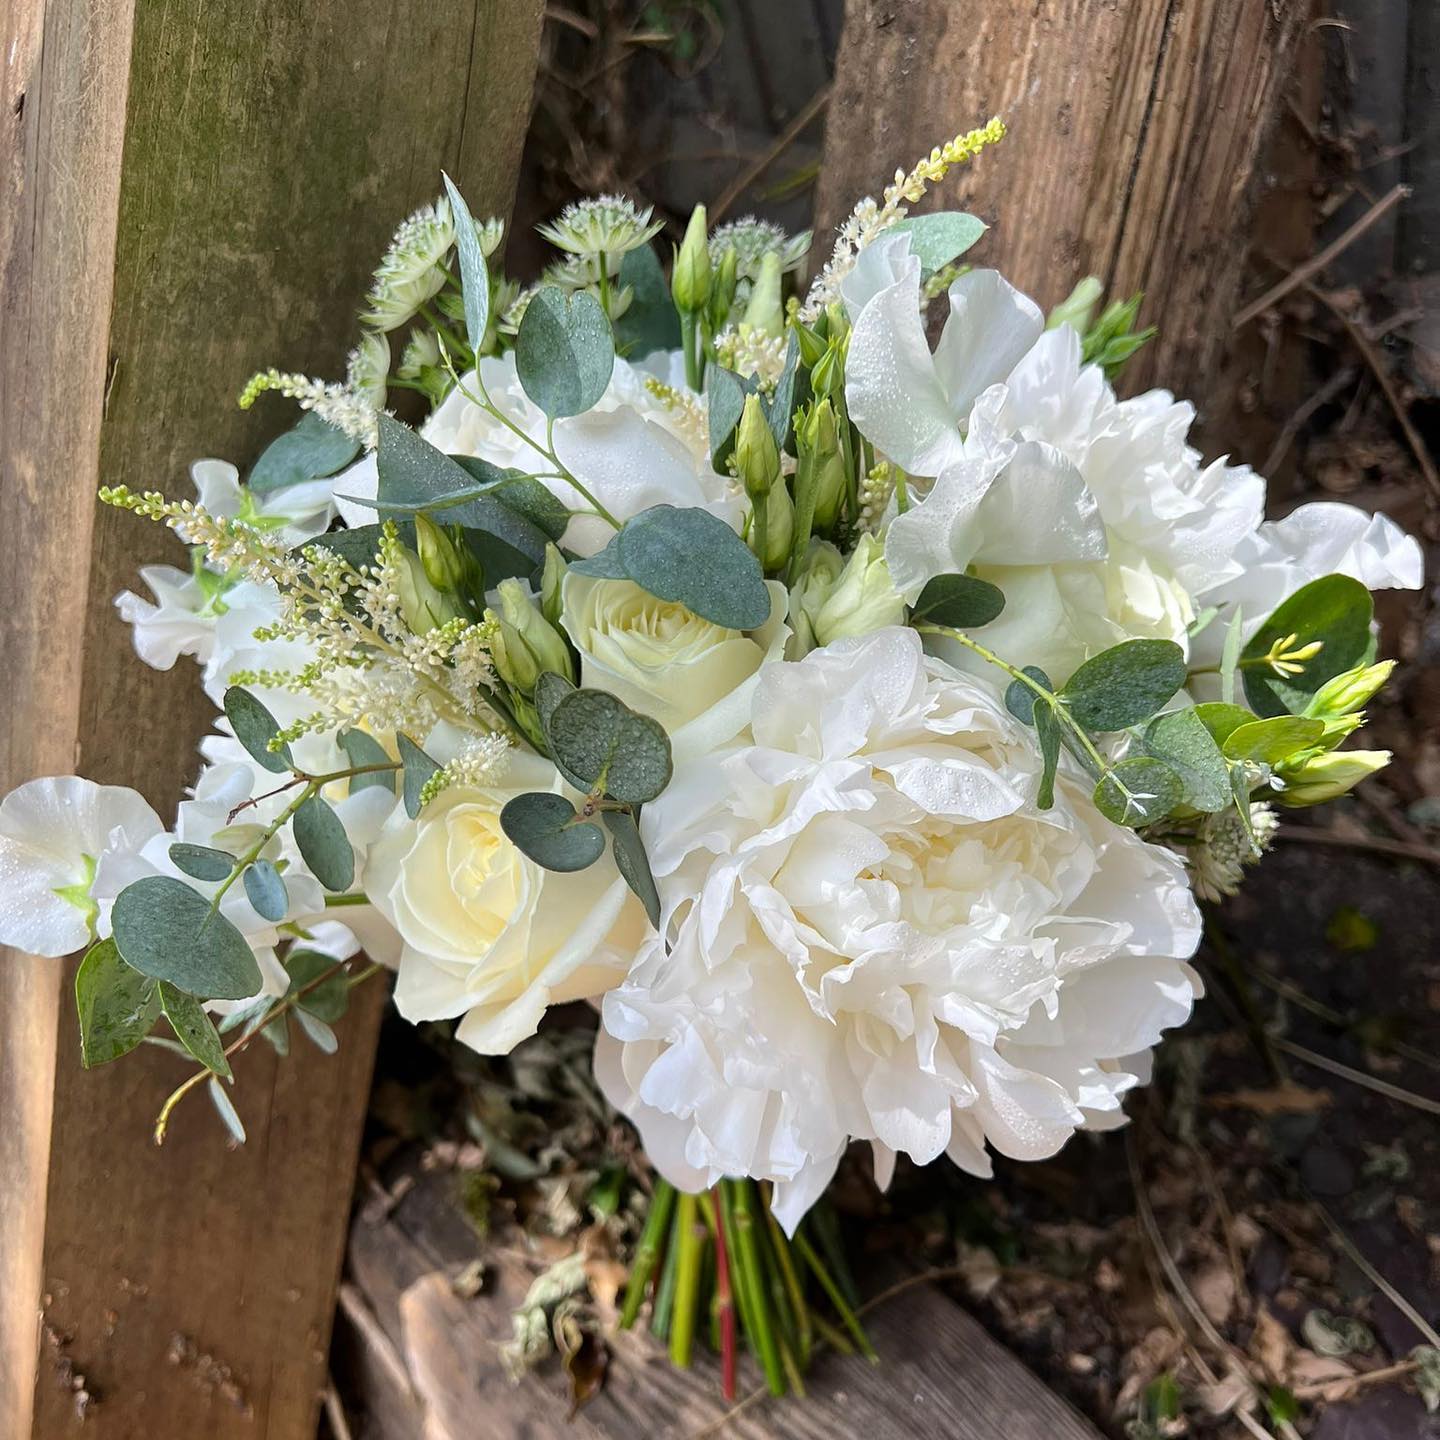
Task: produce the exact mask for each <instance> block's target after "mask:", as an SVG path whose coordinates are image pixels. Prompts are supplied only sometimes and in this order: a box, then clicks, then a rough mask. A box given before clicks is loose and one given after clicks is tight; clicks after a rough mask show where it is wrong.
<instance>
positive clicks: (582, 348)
mask: <svg viewBox="0 0 1440 1440" xmlns="http://www.w3.org/2000/svg"><path fill="white" fill-rule="evenodd" d="M614 368H615V340H614V337H613V336H612V334H611V333H610V322H609V321H608V320H607V319H606V318H605V312H604V310H602V309H601V308H600V302H599V301H598V300H597V299H596V298H595V297H594V296H593V295H591V294H590V293H589V291H586V290H579V291H576V292H575V293H574V294H572V295H567V294H566V293H565V292H564V291H563V290H562V289H561V288H560V287H559V286H558V285H542V286H541V287H540V288H539V289H538V290H537V291H536V292H535V294H534V295H533V296H532V297H531V299H530V303H529V304H528V305H527V306H526V307H525V315H524V318H523V319H522V320H521V321H520V333H519V334H518V335H517V336H516V338H515V369H516V372H517V373H518V374H519V376H520V384H521V386H522V387H523V388H524V391H525V393H526V394H527V395H528V396H529V397H530V398H531V399H532V400H533V401H534V402H535V403H536V404H537V405H538V406H539V407H540V408H541V409H542V410H543V411H544V412H545V413H546V415H548V416H549V417H550V418H551V419H552V420H559V419H563V418H564V417H565V416H567V415H583V414H584V413H585V411H587V410H589V409H590V408H591V407H592V406H593V405H594V404H595V403H596V401H598V400H599V399H600V397H601V396H602V395H603V394H604V393H605V389H606V387H607V386H608V385H609V384H610V374H611V371H612V370H613V369H614Z"/></svg>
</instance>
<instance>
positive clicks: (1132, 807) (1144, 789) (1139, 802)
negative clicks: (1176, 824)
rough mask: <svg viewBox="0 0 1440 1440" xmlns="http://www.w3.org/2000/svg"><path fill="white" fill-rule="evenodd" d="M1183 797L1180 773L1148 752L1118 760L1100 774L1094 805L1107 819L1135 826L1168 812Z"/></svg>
mask: <svg viewBox="0 0 1440 1440" xmlns="http://www.w3.org/2000/svg"><path fill="white" fill-rule="evenodd" d="M1184 798H1185V787H1184V785H1183V784H1182V783H1181V780H1180V777H1179V776H1178V775H1177V774H1176V773H1175V772H1174V771H1173V770H1172V769H1171V768H1170V767H1169V766H1168V765H1166V764H1165V763H1164V762H1163V761H1161V760H1156V759H1155V758H1154V757H1153V756H1150V755H1137V756H1134V757H1133V758H1131V759H1129V760H1122V761H1121V762H1120V763H1119V764H1118V765H1116V766H1115V767H1114V768H1113V769H1111V770H1108V771H1106V773H1105V774H1104V775H1102V776H1101V777H1100V783H1099V784H1098V785H1096V787H1095V805H1096V808H1097V809H1098V810H1099V811H1100V813H1101V814H1102V815H1104V816H1105V817H1106V819H1108V820H1113V821H1114V822H1115V823H1116V824H1117V825H1128V826H1130V827H1132V828H1134V829H1138V828H1139V827H1140V826H1142V825H1152V824H1154V822H1155V821H1157V820H1160V819H1162V818H1163V817H1164V816H1166V815H1168V814H1169V813H1170V811H1172V810H1173V809H1174V808H1175V807H1176V806H1177V805H1179V804H1180V803H1181V802H1182V801H1183V800H1184Z"/></svg>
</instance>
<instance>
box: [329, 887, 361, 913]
mask: <svg viewBox="0 0 1440 1440" xmlns="http://www.w3.org/2000/svg"><path fill="white" fill-rule="evenodd" d="M369 903H370V897H369V896H368V895H367V894H366V893H365V892H364V891H363V890H358V891H356V892H355V893H354V894H353V895H327V896H326V897H325V908H326V909H327V910H343V909H344V908H345V907H346V906H347V905H368V904H369Z"/></svg>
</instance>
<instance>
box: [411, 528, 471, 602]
mask: <svg viewBox="0 0 1440 1440" xmlns="http://www.w3.org/2000/svg"><path fill="white" fill-rule="evenodd" d="M415 548H416V550H417V551H419V554H420V564H421V566H422V567H423V568H424V571H425V578H426V579H427V580H429V582H430V583H431V584H432V585H434V586H435V587H436V588H437V589H440V590H452V591H453V590H458V589H459V588H460V584H461V581H462V580H463V579H464V578H465V564H464V561H463V560H462V558H461V556H460V551H459V549H458V548H457V547H456V545H455V543H454V541H452V540H451V539H450V537H449V536H448V535H447V534H446V533H445V532H444V531H443V530H442V529H441V528H440V527H439V526H438V525H437V524H435V522H434V521H433V520H431V519H430V518H429V516H427V515H417V516H416V517H415Z"/></svg>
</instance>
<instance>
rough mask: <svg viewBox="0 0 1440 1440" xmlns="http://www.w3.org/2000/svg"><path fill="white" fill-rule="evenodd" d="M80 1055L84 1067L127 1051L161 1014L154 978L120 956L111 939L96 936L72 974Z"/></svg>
mask: <svg viewBox="0 0 1440 1440" xmlns="http://www.w3.org/2000/svg"><path fill="white" fill-rule="evenodd" d="M75 1009H76V1011H77V1012H78V1013H79V1016H80V1060H81V1063H82V1064H83V1065H84V1066H85V1068H86V1069H87V1070H92V1069H94V1067H95V1066H96V1065H104V1064H106V1063H108V1062H109V1061H111V1060H118V1059H119V1058H120V1057H121V1056H122V1055H128V1054H129V1053H130V1052H131V1051H132V1050H133V1049H134V1048H135V1047H136V1046H137V1045H138V1044H139V1043H140V1042H141V1041H142V1040H143V1039H144V1038H145V1037H146V1035H148V1034H149V1033H150V1027H151V1026H152V1025H154V1023H155V1020H156V1017H157V1016H158V1015H159V1014H160V997H159V995H158V994H156V982H155V981H154V980H152V979H151V978H150V977H149V976H148V975H142V974H141V973H140V972H139V971H138V970H135V969H132V968H131V967H130V966H129V965H127V964H126V963H125V962H124V961H123V960H122V959H121V958H120V951H119V948H118V947H117V946H116V944H115V942H114V940H97V941H96V942H95V944H93V945H92V946H91V947H90V949H89V950H87V951H86V952H85V958H84V959H83V960H82V961H81V962H80V969H79V970H78V971H77V972H76V974H75Z"/></svg>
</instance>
